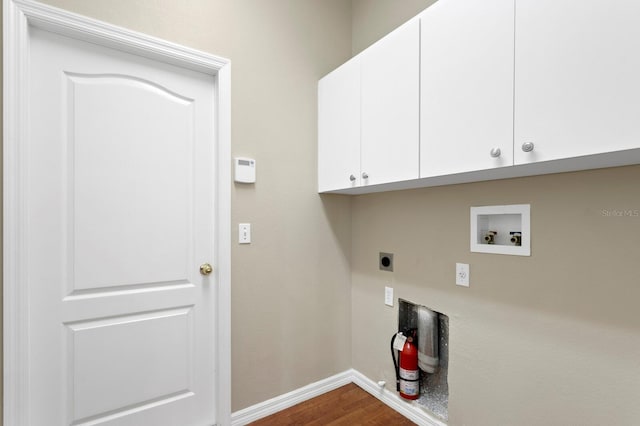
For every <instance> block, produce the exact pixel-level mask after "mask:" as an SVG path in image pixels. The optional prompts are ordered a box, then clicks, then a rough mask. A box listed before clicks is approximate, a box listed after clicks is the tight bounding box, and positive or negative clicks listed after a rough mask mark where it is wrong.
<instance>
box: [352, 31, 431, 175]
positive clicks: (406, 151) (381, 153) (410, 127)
mask: <svg viewBox="0 0 640 426" xmlns="http://www.w3.org/2000/svg"><path fill="white" fill-rule="evenodd" d="M419 102H420V22H419V21H418V20H417V19H414V20H412V21H409V22H408V23H406V24H404V25H403V26H401V27H399V28H398V29H396V30H394V31H393V32H392V33H390V34H388V35H387V36H386V37H384V38H383V39H382V40H380V41H378V42H377V43H376V44H374V45H373V46H371V47H370V48H368V49H367V50H365V51H364V52H363V53H362V141H361V154H360V161H361V171H362V173H363V174H364V175H366V176H368V178H367V179H362V181H361V183H362V185H375V184H381V183H388V182H399V181H403V180H409V179H417V178H418V177H419V161H420V154H419V144H420V140H419V120H420V117H419Z"/></svg>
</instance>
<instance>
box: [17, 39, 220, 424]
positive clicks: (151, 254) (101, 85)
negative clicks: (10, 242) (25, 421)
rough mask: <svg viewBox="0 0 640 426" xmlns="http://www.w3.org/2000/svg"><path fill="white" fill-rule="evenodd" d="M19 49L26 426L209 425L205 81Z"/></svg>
mask: <svg viewBox="0 0 640 426" xmlns="http://www.w3.org/2000/svg"><path fill="white" fill-rule="evenodd" d="M30 43H31V46H30V47H31V50H30V51H31V56H30V58H29V60H30V64H31V67H30V68H31V70H32V74H31V75H30V80H29V82H30V102H29V103H30V110H29V115H30V123H31V125H30V129H29V138H28V145H27V146H25V147H24V149H25V150H26V152H27V153H28V160H27V169H28V171H27V175H26V182H27V191H26V204H27V211H28V218H27V220H26V223H27V225H26V232H27V239H26V241H27V247H28V255H27V258H28V264H29V266H30V267H29V271H28V274H27V276H26V277H25V278H26V279H25V281H26V283H27V285H28V289H29V290H28V291H29V317H28V318H29V327H30V333H31V334H30V336H31V337H30V346H29V357H30V359H29V370H30V377H29V406H30V407H32V409H31V412H30V417H31V425H33V426H39V425H43V426H44V425H46V426H54V425H131V426H134V425H135V426H142V425H153V426H161V425H166V426H175V425H185V426H189V425H202V426H204V425H212V424H214V423H215V421H216V409H215V403H214V401H215V395H214V383H215V376H216V372H215V370H214V365H215V364H214V362H215V356H214V355H215V352H214V349H215V347H214V342H215V340H214V337H215V336H214V330H215V323H214V319H215V315H214V312H213V309H214V306H215V305H214V302H215V300H214V295H215V291H214V290H215V282H214V275H215V274H211V275H207V276H205V275H202V274H201V273H200V271H199V267H200V265H202V264H205V263H208V262H212V261H213V256H214V251H213V250H214V237H215V235H214V227H213V224H214V170H213V164H214V158H213V157H214V150H213V141H214V123H213V117H214V111H213V106H214V86H213V80H212V78H211V77H210V76H207V75H205V74H200V73H198V72H195V71H189V70H185V69H183V68H178V67H174V66H171V65H167V64H164V63H160V62H156V61H153V60H150V59H145V58H141V57H137V56H133V55H129V54H127V53H123V52H120V51H116V50H112V49H109V48H105V47H100V46H97V45H93V44H90V43H86V42H81V41H78V40H74V39H70V38H66V37H63V36H58V35H53V34H52V33H49V32H46V31H43V30H39V29H34V28H32V29H31V38H30Z"/></svg>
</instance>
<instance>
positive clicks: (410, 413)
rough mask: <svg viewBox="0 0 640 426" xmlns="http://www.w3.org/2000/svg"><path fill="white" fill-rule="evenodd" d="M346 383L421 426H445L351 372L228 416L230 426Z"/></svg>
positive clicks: (238, 425)
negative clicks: (362, 390) (229, 417)
mask: <svg viewBox="0 0 640 426" xmlns="http://www.w3.org/2000/svg"><path fill="white" fill-rule="evenodd" d="M349 383H355V384H356V385H358V386H359V387H361V388H362V389H364V390H365V391H367V392H369V393H370V394H371V395H373V396H375V397H376V398H378V399H379V400H380V401H382V402H383V403H384V404H386V405H388V406H389V407H390V408H392V409H393V410H395V411H397V412H398V413H400V414H402V415H403V416H405V417H406V418H408V419H409V420H411V421H413V422H415V423H417V424H418V425H420V426H446V423H444V422H442V421H440V420H438V419H436V418H435V417H433V416H431V415H429V414H428V413H427V412H426V411H425V410H423V409H422V408H420V406H418V404H417V403H415V402H407V401H405V400H403V399H401V398H400V397H399V396H398V394H397V393H396V392H391V391H389V390H387V389H384V388H381V387H380V386H378V384H377V383H376V382H374V381H373V380H371V379H369V378H368V377H366V376H365V375H364V374H362V373H360V372H359V371H356V370H354V369H351V370H347V371H344V372H342V373H339V374H336V375H335V376H331V377H328V378H326V379H323V380H320V381H318V382H315V383H311V384H309V385H307V386H303V387H301V388H299V389H296V390H294V391H291V392H289V393H285V394H284V395H280V396H277V397H275V398H271V399H269V400H267V401H264V402H261V403H259V404H256V405H252V406H251V407H247V408H245V409H242V410H239V411H236V412H234V413H232V414H231V425H232V426H242V425H246V424H248V423H251V422H254V421H256V420H259V419H261V418H263V417H267V416H270V415H271V414H275V413H277V412H278V411H282V410H284V409H285V408H289V407H292V406H294V405H296V404H299V403H301V402H303V401H306V400H308V399H311V398H315V397H316V396H319V395H322V394H324V393H327V392H329V391H332V390H334V389H337V388H339V387H341V386H344V385H346V384H349Z"/></svg>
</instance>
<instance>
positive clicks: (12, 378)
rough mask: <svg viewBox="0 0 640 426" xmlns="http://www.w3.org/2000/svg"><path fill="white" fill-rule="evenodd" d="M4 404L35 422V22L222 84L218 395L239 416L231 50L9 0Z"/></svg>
mask: <svg viewBox="0 0 640 426" xmlns="http://www.w3.org/2000/svg"><path fill="white" fill-rule="evenodd" d="M3 14H4V17H3V30H4V39H3V52H4V53H3V54H4V58H3V60H4V63H3V72H4V81H3V84H4V86H3V98H4V99H3V102H4V104H3V107H4V109H3V119H4V129H3V168H4V173H3V192H4V194H3V203H4V204H3V248H4V253H3V269H4V272H3V296H4V297H3V299H4V301H3V335H4V345H3V357H4V364H3V389H4V399H3V412H4V416H3V418H4V424H5V425H18V424H20V425H28V424H29V411H30V407H29V406H28V402H29V400H28V391H29V389H28V385H29V380H28V378H29V364H28V356H29V350H28V341H29V326H28V315H27V310H28V306H29V305H28V302H29V301H28V291H27V289H26V288H25V286H24V285H21V284H20V283H21V281H22V278H23V277H24V276H25V275H26V274H27V273H28V267H29V265H27V262H26V259H25V256H23V255H22V253H24V250H25V244H26V238H25V236H26V232H27V231H28V230H27V229H26V223H25V221H24V220H23V218H22V217H23V216H24V215H23V214H22V213H23V212H24V210H25V208H26V205H25V198H26V197H25V193H26V191H27V190H28V188H27V187H26V184H25V182H26V181H25V177H26V170H25V164H26V161H25V160H26V158H25V156H26V155H27V153H26V152H25V150H24V143H23V141H25V140H26V138H27V137H28V126H27V125H28V113H27V112H28V110H29V105H28V103H29V96H28V94H29V87H28V82H29V78H28V76H29V27H37V28H41V29H44V30H47V31H50V32H53V33H58V34H62V35H65V36H68V37H72V38H75V39H78V40H82V41H87V42H91V43H95V44H98V45H102V46H106V47H110V48H115V49H118V50H121V51H125V52H127V53H131V54H134V55H138V56H142V57H146V58H150V59H153V60H156V61H160V62H165V63H168V64H172V65H177V66H179V67H182V68H187V69H190V70H195V71H199V72H203V73H205V74H208V75H209V76H211V78H212V82H213V84H214V88H215V91H216V94H215V102H216V105H215V106H214V111H215V112H214V114H215V117H213V119H214V120H215V123H216V129H215V135H216V139H215V141H214V143H215V147H214V152H215V160H214V164H213V167H216V182H215V205H216V208H215V218H214V221H215V222H214V226H215V228H214V229H215V232H216V237H217V238H216V242H215V256H214V266H215V271H216V272H215V273H216V274H217V277H216V278H217V288H216V292H215V297H216V298H217V300H216V304H215V305H214V306H215V307H216V321H217V329H216V336H213V338H214V339H215V343H216V359H215V360H212V362H215V371H216V379H215V386H216V390H215V395H216V401H215V404H216V416H217V419H216V421H217V423H218V424H221V425H227V424H230V421H231V99H230V95H231V63H230V61H229V60H227V59H225V58H221V57H218V56H214V55H210V54H208V53H203V52H200V51H197V50H194V49H190V48H187V47H183V46H179V45H177V44H174V43H170V42H167V41H164V40H161V39H158V38H155V37H151V36H148V35H144V34H141V33H138V32H135V31H131V30H127V29H124V28H121V27H118V26H115V25H111V24H107V23H104V22H101V21H98V20H95V19H91V18H87V17H84V16H80V15H77V14H74V13H70V12H67V11H64V10H61V9H58V8H54V7H51V6H47V5H43V4H41V3H37V2H35V1H31V0H3Z"/></svg>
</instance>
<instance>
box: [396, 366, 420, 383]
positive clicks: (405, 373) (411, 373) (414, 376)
mask: <svg viewBox="0 0 640 426" xmlns="http://www.w3.org/2000/svg"><path fill="white" fill-rule="evenodd" d="M400 378H401V379H405V380H418V379H419V378H420V370H405V369H404V368H402V367H400Z"/></svg>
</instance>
